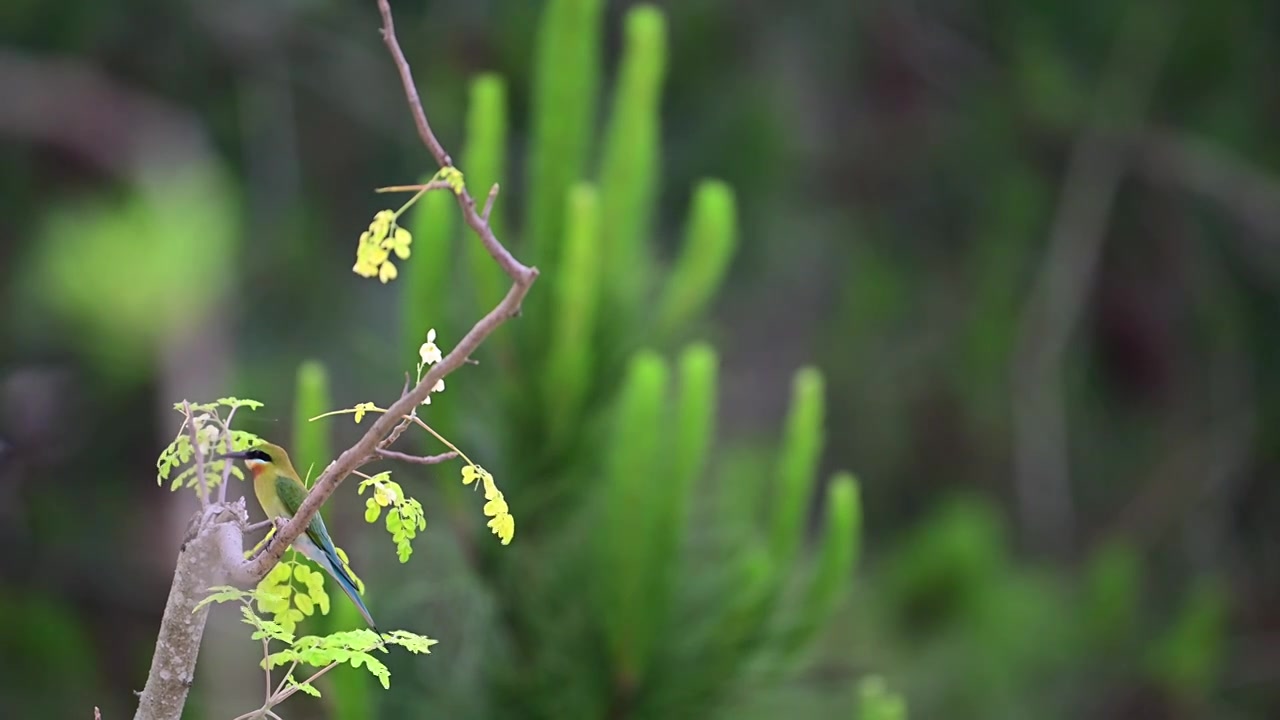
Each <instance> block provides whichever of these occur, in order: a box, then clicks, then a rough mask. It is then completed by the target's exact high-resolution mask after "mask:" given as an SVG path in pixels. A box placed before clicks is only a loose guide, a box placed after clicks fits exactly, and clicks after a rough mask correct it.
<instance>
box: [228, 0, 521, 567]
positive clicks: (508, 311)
mask: <svg viewBox="0 0 1280 720" xmlns="http://www.w3.org/2000/svg"><path fill="white" fill-rule="evenodd" d="M378 8H379V10H380V11H381V13H382V22H383V28H382V37H383V39H384V40H385V41H386V44H387V49H388V50H389V51H390V53H391V57H392V59H393V60H394V61H395V64H396V68H397V70H398V71H399V73H400V79H401V82H402V83H403V85H404V90H405V97H406V98H407V100H408V102H409V109H410V111H411V112H412V114H413V117H414V122H415V124H416V125H417V127H418V134H419V135H420V136H421V138H422V141H423V143H424V144H425V145H426V146H427V149H428V150H430V151H431V154H432V155H433V156H434V157H435V158H436V161H437V162H438V163H439V164H440V165H441V166H442V167H451V166H452V165H453V161H452V159H451V158H450V157H449V155H448V153H446V152H445V151H444V148H443V147H441V145H440V143H439V141H438V140H436V138H435V135H434V134H433V133H432V132H431V126H430V125H429V124H428V123H427V119H426V114H425V113H424V112H423V110H422V102H421V101H420V100H419V98H418V91H417V89H416V88H415V87H414V83H413V74H412V72H411V71H410V70H409V64H408V62H407V61H406V60H405V58H404V53H403V52H402V51H401V50H400V44H399V42H398V41H397V40H396V35H395V24H394V22H393V21H392V18H391V7H390V5H388V4H387V0H378ZM456 197H457V199H458V204H459V207H460V208H461V209H462V214H463V218H464V219H465V220H466V223H467V225H468V226H469V227H471V229H472V230H473V231H474V232H475V233H476V235H477V237H479V238H480V242H481V243H483V244H484V247H485V250H486V251H488V253H489V255H490V256H491V257H493V259H494V261H495V262H497V263H498V265H499V266H500V267H501V268H502V270H503V272H505V273H506V274H507V276H508V277H510V278H511V288H510V289H509V290H508V291H507V294H506V296H504V297H503V298H502V301H501V302H499V303H498V304H497V305H496V306H495V307H494V308H493V309H492V310H490V311H489V312H488V314H486V315H485V316H484V317H483V318H481V319H480V320H479V321H478V322H477V323H476V324H475V325H474V326H473V327H472V328H471V330H469V331H468V332H467V334H466V335H465V336H463V338H462V340H460V341H459V342H458V344H457V345H456V346H455V347H454V348H453V350H451V351H450V352H449V354H448V355H446V356H444V358H443V359H442V360H441V361H440V362H438V363H436V364H435V365H433V366H431V369H430V370H428V371H427V374H426V375H425V376H423V378H422V380H421V381H419V382H418V384H417V385H416V386H414V388H413V389H412V390H410V391H409V392H408V393H407V394H405V395H402V396H401V397H400V399H399V400H397V401H396V402H395V403H393V404H392V405H391V407H389V408H387V412H386V413H384V414H383V415H380V416H379V417H378V418H377V419H376V420H374V422H373V424H372V425H371V426H370V427H369V429H368V430H367V431H366V432H365V434H364V436H363V437H361V438H360V440H359V441H357V442H356V444H355V445H352V446H351V447H350V448H348V449H347V450H346V451H344V452H343V453H342V454H341V455H339V456H338V458H337V459H336V460H334V461H333V462H332V463H330V464H329V467H327V468H326V469H325V471H324V472H323V473H321V474H320V477H319V478H317V479H316V483H315V485H314V486H313V487H312V488H311V492H310V493H308V494H307V497H306V499H305V500H303V501H302V505H300V506H299V507H298V511H297V512H296V513H294V515H293V518H292V519H291V520H290V521H289V522H288V523H287V524H286V525H285V526H284V528H283V529H281V530H279V531H278V532H277V534H276V538H275V539H276V541H275V542H272V543H271V544H270V545H269V546H268V547H267V548H266V549H264V550H263V552H261V553H259V555H258V556H257V557H255V558H254V559H253V560H251V561H249V562H248V563H244V564H243V565H240V566H238V567H234V568H231V572H232V574H233V575H234V576H235V577H236V578H237V580H239V581H243V582H252V583H256V582H258V581H260V580H261V579H262V578H264V577H266V574H267V573H268V572H269V571H270V570H271V568H272V567H274V566H275V564H276V563H277V562H279V561H280V558H281V557H282V556H283V555H284V552H285V550H286V549H287V548H288V547H289V545H290V543H292V542H293V541H294V540H296V539H297V538H298V536H299V535H301V534H302V532H303V530H305V528H306V527H307V525H308V524H310V522H311V519H312V518H313V517H315V514H316V513H317V512H319V511H320V507H321V506H322V505H323V504H324V502H325V501H326V500H328V499H329V497H330V496H331V495H333V493H334V491H335V490H337V488H338V485H340V484H341V483H342V481H343V480H345V479H346V478H347V476H348V475H350V474H351V472H352V471H353V470H356V469H357V468H359V467H360V466H361V465H363V464H364V463H366V462H368V461H370V460H372V459H374V458H376V457H377V448H378V446H379V443H380V442H381V441H382V440H383V439H385V438H386V437H387V436H388V435H389V434H391V432H392V431H393V430H394V429H395V427H396V425H398V424H399V423H400V419H401V418H402V417H404V416H406V415H410V414H412V413H413V411H414V410H415V409H416V408H417V407H418V405H419V404H421V403H422V401H423V400H425V399H426V398H427V397H429V396H430V395H431V391H432V390H433V389H434V388H435V386H436V383H438V382H439V381H440V380H441V379H443V378H444V377H445V376H447V375H449V374H450V373H452V372H453V371H454V370H457V369H458V368H459V367H461V366H462V365H463V364H464V363H465V362H466V360H467V358H469V357H471V355H472V354H474V353H475V352H476V350H477V349H478V348H479V347H480V345H481V344H482V343H483V342H484V341H485V339H486V338H488V337H489V335H490V334H491V333H493V331H494V330H496V329H497V328H498V326H499V325H501V324H502V323H504V322H506V321H507V319H509V318H511V317H514V316H515V315H517V314H518V313H519V310H520V304H521V303H522V302H523V301H524V298H525V295H527V294H528V293H529V288H530V287H531V286H532V285H533V283H534V281H535V280H537V278H538V269H537V268H534V267H529V266H526V265H524V264H522V263H521V262H520V261H519V260H516V258H515V257H514V256H513V255H512V254H511V253H510V252H508V251H507V249H506V248H505V247H503V245H502V243H501V242H499V240H498V238H497V237H496V236H495V235H494V234H493V230H492V228H490V227H489V226H488V224H487V223H486V222H485V221H484V220H483V219H482V218H481V217H480V216H479V215H478V214H477V213H476V204H475V201H474V200H473V199H472V198H471V195H470V194H468V193H467V191H466V189H465V188H463V189H462V191H461V192H459V193H457V194H456Z"/></svg>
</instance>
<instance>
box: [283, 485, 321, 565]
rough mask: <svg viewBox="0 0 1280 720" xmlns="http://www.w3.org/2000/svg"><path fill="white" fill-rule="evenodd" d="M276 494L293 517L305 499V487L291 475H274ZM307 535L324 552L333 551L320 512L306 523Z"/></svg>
mask: <svg viewBox="0 0 1280 720" xmlns="http://www.w3.org/2000/svg"><path fill="white" fill-rule="evenodd" d="M276 495H278V496H279V497H280V503H281V504H282V505H284V507H285V509H286V510H288V511H289V517H293V515H294V514H296V513H297V512H298V508H299V507H301V506H302V501H303V500H305V499H306V497H307V489H306V488H305V487H304V486H303V485H302V483H300V482H298V481H297V480H295V479H293V478H291V477H287V476H285V475H278V476H276ZM307 537H309V538H311V542H313V543H315V544H316V545H317V546H319V547H320V548H322V549H323V550H324V551H325V552H328V553H333V552H334V549H333V540H332V539H331V538H330V537H329V530H328V529H326V528H325V526H324V520H323V519H322V518H321V517H320V513H316V514H315V517H313V518H311V524H310V525H307Z"/></svg>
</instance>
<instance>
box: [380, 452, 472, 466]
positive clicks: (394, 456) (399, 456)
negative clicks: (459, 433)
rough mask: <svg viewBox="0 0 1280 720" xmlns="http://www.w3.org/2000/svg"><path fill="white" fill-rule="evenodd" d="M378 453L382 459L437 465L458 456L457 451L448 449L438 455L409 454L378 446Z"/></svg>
mask: <svg viewBox="0 0 1280 720" xmlns="http://www.w3.org/2000/svg"><path fill="white" fill-rule="evenodd" d="M378 455H379V456H381V457H382V458H383V459H384V460H399V461H400V462H406V463H412V464H414V465H439V464H440V463H443V462H449V461H450V460H453V459H455V458H457V457H458V453H456V452H453V451H452V450H450V451H449V452H446V453H440V454H439V455H410V454H408V453H402V452H396V451H395V450H383V449H382V448H378Z"/></svg>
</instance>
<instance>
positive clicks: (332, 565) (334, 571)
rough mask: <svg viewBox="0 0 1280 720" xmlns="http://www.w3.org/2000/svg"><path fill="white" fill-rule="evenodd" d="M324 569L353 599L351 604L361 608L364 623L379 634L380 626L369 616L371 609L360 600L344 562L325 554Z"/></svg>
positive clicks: (330, 554)
mask: <svg viewBox="0 0 1280 720" xmlns="http://www.w3.org/2000/svg"><path fill="white" fill-rule="evenodd" d="M324 560H325V561H324V563H323V565H324V566H325V567H324V569H325V570H327V571H329V574H330V575H332V576H333V579H334V580H337V581H338V585H339V586H340V587H341V588H342V591H343V592H344V593H346V594H347V597H349V598H351V602H353V603H355V606H356V607H357V608H359V610H360V614H361V615H363V616H364V621H365V622H367V623H369V628H370V629H371V630H373V631H374V632H378V626H377V624H376V623H374V622H373V616H372V615H370V614H369V608H367V607H365V606H364V600H362V599H361V598H360V593H359V591H357V590H356V584H355V582H354V581H352V579H351V576H350V575H348V574H347V569H346V568H344V567H343V566H342V560H341V559H339V558H338V557H336V556H334V554H332V553H328V552H326V553H325V554H324Z"/></svg>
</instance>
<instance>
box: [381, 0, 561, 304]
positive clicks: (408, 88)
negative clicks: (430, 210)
mask: <svg viewBox="0 0 1280 720" xmlns="http://www.w3.org/2000/svg"><path fill="white" fill-rule="evenodd" d="M378 9H379V10H380V11H381V12H382V39H383V41H385V42H386V44H387V50H389V51H390V52H391V57H392V59H393V60H395V63H396V69H397V70H398V71H399V72H400V82H401V84H402V85H404V94H405V98H406V99H408V101H409V111H410V112H411V113H413V121H414V124H415V125H417V127H418V135H419V137H421V138H422V142H423V144H425V145H426V146H427V149H428V150H430V151H431V155H432V156H433V157H435V159H436V162H437V163H439V164H440V167H453V159H452V158H450V157H449V153H447V152H445V151H444V148H443V147H442V146H441V145H440V141H439V140H437V139H436V136H435V134H434V133H433V132H431V125H430V124H429V123H428V122H427V115H426V113H425V112H423V110H422V100H420V99H419V98H418V90H417V87H416V86H415V85H414V82H413V72H412V71H411V70H410V69H409V62H408V61H407V60H405V58H404V52H403V51H401V50H400V43H399V41H397V40H396V29H395V21H394V20H392V18H391V5H390V4H388V2H387V0H378ZM457 198H458V205H459V206H460V207H461V208H462V215H463V219H464V220H466V222H467V225H468V226H470V227H471V229H472V230H474V231H475V233H476V235H478V236H480V241H481V242H483V243H484V247H485V249H486V250H488V251H489V254H490V255H491V256H493V259H494V260H496V261H497V263H498V264H499V265H501V266H502V270H503V272H505V273H506V274H507V275H508V276H509V277H510V278H511V279H512V280H514V281H515V282H516V284H517V285H519V284H520V283H521V281H522V279H523V281H524V284H525V286H526V289H527V286H528V284H530V283H532V282H533V280H534V278H536V277H537V276H538V271H537V270H536V269H535V268H531V267H525V266H524V265H522V264H521V263H520V261H518V260H516V259H515V257H514V256H512V255H511V253H510V252H508V251H507V249H506V248H505V247H503V246H502V243H500V242H498V238H496V237H494V234H493V230H492V229H491V228H490V227H489V225H488V223H486V222H485V221H484V218H482V217H480V216H479V215H478V214H477V213H476V201H475V200H473V199H472V198H471V195H470V193H468V192H467V189H466V188H465V187H464V188H462V192H459V193H457ZM516 307H519V305H518V304H517V305H516Z"/></svg>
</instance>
